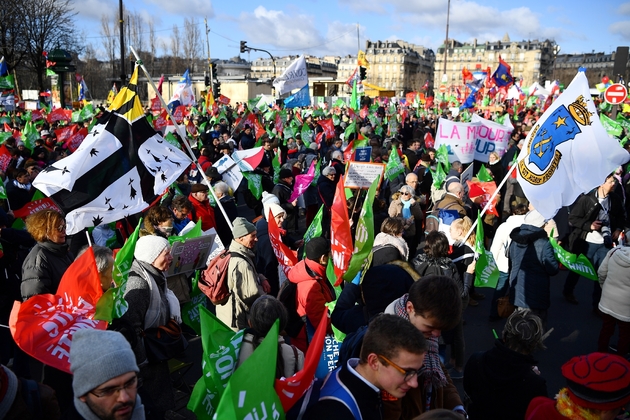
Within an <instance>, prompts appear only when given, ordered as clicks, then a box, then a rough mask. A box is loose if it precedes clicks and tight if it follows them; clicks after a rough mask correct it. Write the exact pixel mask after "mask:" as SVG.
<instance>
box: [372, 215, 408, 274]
mask: <svg viewBox="0 0 630 420" xmlns="http://www.w3.org/2000/svg"><path fill="white" fill-rule="evenodd" d="M404 230H405V223H404V222H403V220H402V219H401V218H398V217H388V218H387V219H385V220H384V221H383V224H382V225H381V231H380V232H379V233H378V234H377V235H376V237H375V238H374V247H373V249H372V267H376V266H379V265H383V264H386V263H388V262H390V261H394V260H402V261H407V260H408V259H409V246H407V242H405V240H404V239H403V232H404Z"/></svg>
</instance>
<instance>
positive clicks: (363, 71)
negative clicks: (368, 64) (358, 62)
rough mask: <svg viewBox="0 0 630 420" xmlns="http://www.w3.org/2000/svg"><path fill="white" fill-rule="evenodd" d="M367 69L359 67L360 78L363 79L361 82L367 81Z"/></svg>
mask: <svg viewBox="0 0 630 420" xmlns="http://www.w3.org/2000/svg"><path fill="white" fill-rule="evenodd" d="M366 72H367V69H366V68H365V67H363V66H362V67H359V77H360V78H361V80H365V79H367V74H366Z"/></svg>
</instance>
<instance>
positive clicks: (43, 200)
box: [13, 190, 60, 219]
mask: <svg viewBox="0 0 630 420" xmlns="http://www.w3.org/2000/svg"><path fill="white" fill-rule="evenodd" d="M46 209H52V210H55V211H60V210H59V208H58V207H57V206H56V205H55V203H53V201H52V200H51V199H50V198H48V197H45V196H44V194H42V193H41V192H40V191H37V190H35V193H34V194H33V198H32V199H31V201H29V202H28V203H26V204H25V205H23V206H22V207H20V208H19V209H17V210H13V216H15V217H16V218H18V219H26V218H27V217H28V216H30V215H31V214H34V213H37V212H38V211H41V210H46Z"/></svg>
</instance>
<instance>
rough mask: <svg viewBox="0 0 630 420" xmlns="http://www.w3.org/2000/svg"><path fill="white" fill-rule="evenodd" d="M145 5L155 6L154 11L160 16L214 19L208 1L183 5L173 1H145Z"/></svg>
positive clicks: (193, 0)
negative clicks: (170, 15)
mask: <svg viewBox="0 0 630 420" xmlns="http://www.w3.org/2000/svg"><path fill="white" fill-rule="evenodd" d="M145 3H146V4H147V5H151V4H153V5H155V8H154V10H159V11H160V13H162V14H173V15H179V16H187V17H191V16H195V17H198V18H204V17H207V18H208V19H210V18H212V17H214V8H213V7H212V2H211V1H209V0H187V1H186V3H185V4H182V3H179V2H177V1H173V0H145Z"/></svg>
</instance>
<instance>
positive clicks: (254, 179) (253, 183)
mask: <svg viewBox="0 0 630 420" xmlns="http://www.w3.org/2000/svg"><path fill="white" fill-rule="evenodd" d="M242 174H243V176H244V177H245V178H246V179H247V188H249V190H250V191H251V192H252V194H253V195H254V197H256V200H260V198H261V197H262V193H263V189H262V175H259V174H255V173H253V172H243V173H242Z"/></svg>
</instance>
